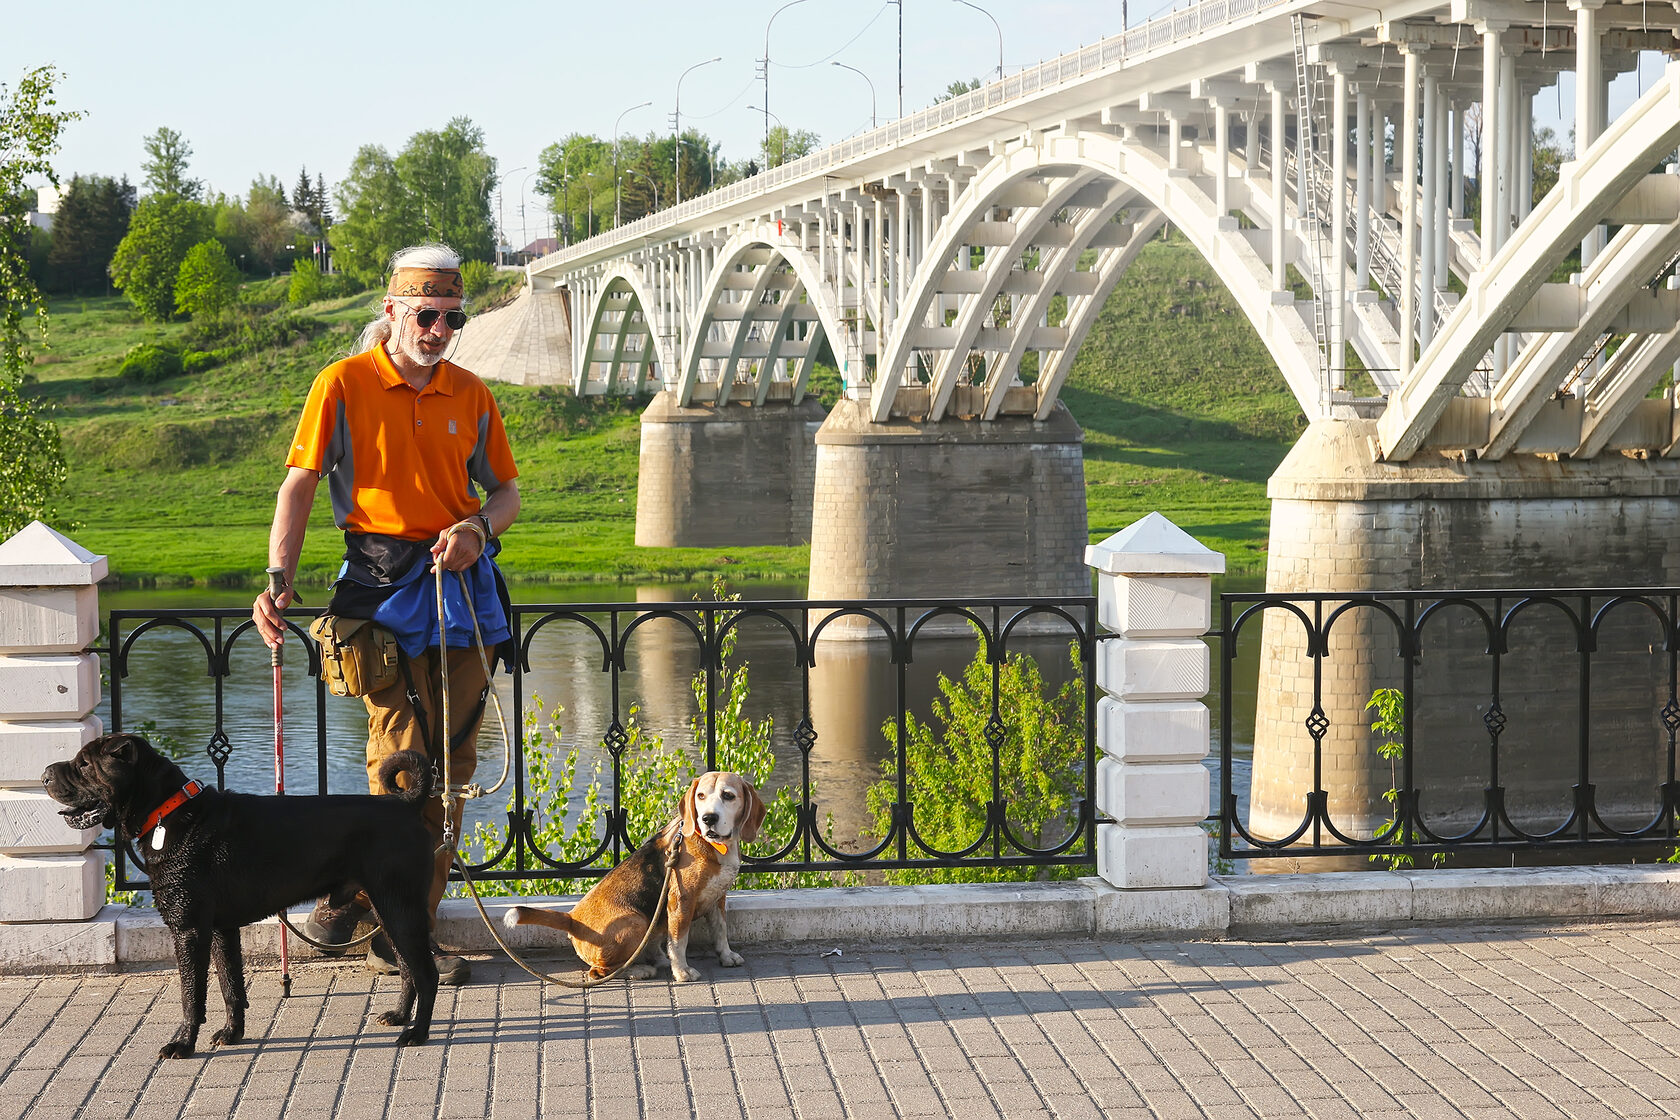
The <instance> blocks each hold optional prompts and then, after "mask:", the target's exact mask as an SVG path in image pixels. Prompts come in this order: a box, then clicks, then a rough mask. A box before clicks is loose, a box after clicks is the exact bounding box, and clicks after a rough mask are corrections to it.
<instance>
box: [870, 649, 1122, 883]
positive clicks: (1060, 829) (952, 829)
mask: <svg viewBox="0 0 1680 1120" xmlns="http://www.w3.org/2000/svg"><path fill="white" fill-rule="evenodd" d="M975 633H976V636H978V635H979V631H978V629H976V631H975ZM1071 655H1072V661H1073V668H1074V676H1073V678H1072V679H1070V680H1069V681H1067V682H1066V683H1065V684H1063V685H1062V686H1061V687H1060V688H1058V689H1056V690H1055V691H1053V692H1047V691H1046V688H1045V683H1044V676H1043V674H1042V673H1041V672H1040V670H1039V668H1038V663H1037V662H1036V661H1034V660H1033V659H1032V658H1031V657H1029V656H1027V655H1026V654H1023V653H1012V654H1010V655H1009V657H1008V659H1007V660H1005V661H1004V662H1003V664H1001V665H999V666H998V667H997V689H998V701H997V708H996V711H997V712H998V713H999V715H1000V716H1001V718H1002V719H1004V720H1006V721H1008V722H1007V723H1005V724H1004V725H1003V726H1002V727H995V726H994V725H993V724H992V716H993V711H994V709H993V707H992V665H991V664H990V663H989V662H988V661H987V659H986V650H985V648H984V646H982V648H981V649H980V650H978V651H977V652H976V653H975V655H974V660H973V661H971V662H969V664H968V668H967V669H965V670H964V671H963V675H962V679H961V680H960V681H953V680H952V679H951V678H949V677H947V676H946V675H945V674H944V673H941V674H939V696H940V698H939V699H937V700H935V701H934V702H933V718H934V720H935V721H937V722H938V724H939V725H940V726H939V728H937V729H936V728H935V727H934V725H933V723H931V722H929V723H924V722H923V721H921V720H919V719H917V718H916V717H915V716H914V715H908V714H907V715H906V717H905V730H906V732H907V735H908V739H909V741H908V742H907V743H905V745H904V759H905V765H906V767H907V769H908V774H909V785H910V801H911V803H912V804H913V805H914V806H915V823H916V833H917V835H919V836H920V837H921V838H922V839H923V840H924V841H926V842H927V844H928V845H929V846H931V847H934V848H937V849H939V850H941V851H948V852H949V851H959V850H961V849H963V848H967V847H968V846H969V845H971V844H973V843H974V842H975V841H976V840H978V839H979V838H980V835H981V833H982V832H984V831H985V828H986V822H987V818H988V814H989V808H990V802H991V797H992V766H993V760H992V745H991V738H990V736H989V735H988V731H991V732H994V733H998V738H999V744H998V749H997V768H998V775H999V777H998V781H999V790H1000V796H1001V797H1002V800H1003V804H1002V806H1001V809H1002V815H1003V817H1004V818H1005V819H1007V820H1008V822H1009V828H1010V831H1011V832H1012V833H1014V835H1015V836H1016V837H1018V838H1019V839H1020V840H1021V841H1022V842H1023V843H1024V844H1027V845H1029V846H1030V847H1034V848H1041V849H1042V848H1049V847H1052V846H1054V845H1055V844H1057V843H1059V842H1060V841H1062V840H1064V839H1066V838H1067V835H1068V833H1069V832H1070V831H1071V830H1072V828H1073V826H1074V824H1075V812H1076V810H1077V808H1078V805H1077V798H1078V796H1079V791H1080V789H1081V787H1082V786H1083V785H1084V779H1085V686H1084V683H1083V679H1082V677H1081V671H1082V670H1081V667H1080V664H1079V647H1078V645H1077V644H1074V645H1073V646H1072V647H1071ZM882 733H883V734H885V735H886V737H887V741H888V743H889V744H891V745H892V746H893V747H894V748H895V750H894V751H893V753H892V754H890V755H888V756H887V759H886V760H885V761H884V762H883V763H882V765H881V768H882V770H883V771H884V773H885V777H883V778H882V779H881V780H880V781H878V782H876V783H875V784H874V785H873V786H871V787H870V788H869V810H870V813H871V814H872V815H873V816H874V818H875V831H876V834H877V835H878V836H886V835H887V834H888V832H889V831H890V830H891V827H892V822H893V818H894V815H895V809H896V802H897V799H898V782H897V775H898V768H897V762H896V760H897V757H898V755H897V750H896V747H897V746H898V727H897V725H896V723H895V721H893V720H888V721H887V722H886V723H885V724H884V725H883V726H882ZM1006 850H1007V848H1006ZM911 851H912V852H914V851H915V846H914V845H912V846H911ZM1092 858H1093V859H1094V858H1095V857H1094V856H1093V857H1092ZM1079 874H1081V869H1079V868H1077V867H1075V866H1073V865H1060V866H1056V867H1052V868H1048V869H1044V868H1037V867H1015V868H1010V867H1005V868H987V867H966V868H926V869H924V868H906V869H903V870H896V871H888V872H887V873H886V879H887V881H888V882H889V883H893V884H899V885H908V884H921V883H974V882H992V881H1003V880H1027V879H1036V878H1041V877H1044V878H1056V879H1066V878H1073V877H1074V876H1076V875H1079Z"/></svg>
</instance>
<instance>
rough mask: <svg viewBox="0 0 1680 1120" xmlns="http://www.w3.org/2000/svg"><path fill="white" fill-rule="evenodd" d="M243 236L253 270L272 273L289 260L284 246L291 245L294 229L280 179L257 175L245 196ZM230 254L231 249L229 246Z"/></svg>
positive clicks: (295, 234) (293, 242)
mask: <svg viewBox="0 0 1680 1120" xmlns="http://www.w3.org/2000/svg"><path fill="white" fill-rule="evenodd" d="M245 221H246V236H247V238H248V239H249V241H250V245H251V267H252V268H253V269H267V270H270V271H272V270H276V269H279V268H281V267H283V266H284V265H286V264H288V263H289V262H290V261H291V258H292V254H291V253H290V252H289V251H288V250H287V249H286V246H287V245H290V244H295V238H296V236H297V227H296V226H295V225H293V224H292V211H291V207H289V206H288V205H287V204H286V192H285V190H284V188H282V187H281V186H280V180H279V179H278V178H276V177H274V176H272V175H259V176H257V177H256V178H255V179H253V180H251V189H250V190H249V191H247V192H246V194H245ZM230 251H231V246H230Z"/></svg>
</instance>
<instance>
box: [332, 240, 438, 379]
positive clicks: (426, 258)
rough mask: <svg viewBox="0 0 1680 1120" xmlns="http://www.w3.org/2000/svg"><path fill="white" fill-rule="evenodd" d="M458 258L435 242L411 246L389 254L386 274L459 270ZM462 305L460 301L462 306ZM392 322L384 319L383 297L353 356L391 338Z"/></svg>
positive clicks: (363, 329) (364, 329)
mask: <svg viewBox="0 0 1680 1120" xmlns="http://www.w3.org/2000/svg"><path fill="white" fill-rule="evenodd" d="M460 267H461V254H459V253H457V252H456V251H455V250H453V249H451V248H450V247H449V246H447V245H444V244H442V243H441V242H437V241H428V242H425V243H422V244H420V245H410V246H409V247H408V248H406V249H398V250H397V251H396V252H395V253H392V254H391V264H390V266H389V267H388V268H387V269H386V270H385V271H386V272H387V273H392V272H395V271H396V270H397V269H399V268H460ZM464 302H465V301H463V304H464ZM391 327H392V324H391V320H389V319H387V318H386V317H385V312H384V309H383V297H381V310H380V312H379V314H378V315H376V316H374V320H373V322H371V323H369V324H368V325H367V326H365V327H363V328H362V333H361V337H359V338H358V339H356V351H355V352H356V353H358V354H365V353H367V352H368V351H369V350H372V349H373V348H374V347H375V346H381V345H383V344H384V343H385V340H386V339H388V338H390V337H391Z"/></svg>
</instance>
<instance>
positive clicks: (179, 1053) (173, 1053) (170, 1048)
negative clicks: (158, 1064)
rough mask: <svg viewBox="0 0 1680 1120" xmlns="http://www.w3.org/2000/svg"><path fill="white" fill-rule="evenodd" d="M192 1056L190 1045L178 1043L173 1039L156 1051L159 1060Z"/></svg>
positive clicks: (191, 1046) (188, 1043)
mask: <svg viewBox="0 0 1680 1120" xmlns="http://www.w3.org/2000/svg"><path fill="white" fill-rule="evenodd" d="M192 1056H193V1044H192V1043H190V1042H179V1041H176V1040H174V1039H171V1040H170V1041H168V1042H166V1043H164V1044H163V1049H162V1050H159V1051H158V1057H160V1058H190V1057H192Z"/></svg>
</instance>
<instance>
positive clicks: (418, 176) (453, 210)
mask: <svg viewBox="0 0 1680 1120" xmlns="http://www.w3.org/2000/svg"><path fill="white" fill-rule="evenodd" d="M396 171H397V180H398V181H399V182H400V183H401V184H402V185H403V188H404V190H405V191H406V192H407V193H408V194H409V195H410V197H412V198H413V200H414V203H415V205H416V207H417V208H418V210H419V212H420V219H421V224H422V228H421V229H419V230H416V231H414V235H415V236H414V237H413V239H414V240H418V239H419V236H424V237H426V238H428V239H430V240H434V241H441V242H443V243H444V244H445V245H448V246H449V247H450V248H452V249H454V250H455V251H456V252H457V253H460V254H461V256H462V257H463V258H466V259H469V260H481V261H488V260H493V259H494V258H495V255H496V227H495V223H494V221H493V220H492V214H491V210H490V196H491V191H492V189H493V188H494V187H495V183H496V160H495V158H494V157H492V156H490V155H489V154H487V153H486V152H485V150H484V130H483V129H481V128H479V127H478V126H477V125H475V124H473V123H472V121H470V120H468V119H467V118H466V117H456V118H455V119H454V120H452V121H450V122H449V123H448V124H447V125H445V126H444V127H443V128H442V130H440V131H438V132H417V133H415V134H414V135H413V136H412V137H410V138H409V141H408V146H407V147H406V148H404V149H403V150H402V151H401V152H400V153H399V154H398V155H397V159H396ZM397 248H401V246H400V245H398V246H394V247H393V249H397Z"/></svg>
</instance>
